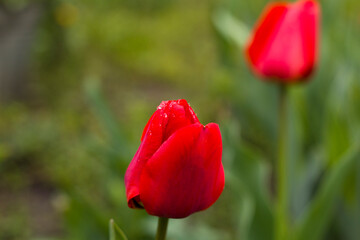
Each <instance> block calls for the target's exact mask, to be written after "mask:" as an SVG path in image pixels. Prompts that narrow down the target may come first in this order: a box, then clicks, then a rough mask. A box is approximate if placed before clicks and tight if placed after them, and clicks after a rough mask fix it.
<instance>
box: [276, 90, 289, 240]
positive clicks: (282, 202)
mask: <svg viewBox="0 0 360 240" xmlns="http://www.w3.org/2000/svg"><path fill="white" fill-rule="evenodd" d="M286 110H287V87H286V85H285V84H280V85H279V107H278V114H279V116H278V156H277V163H276V182H277V193H276V222H275V224H276V225H275V227H276V228H275V240H286V239H288V238H287V237H288V232H287V231H288V226H287V224H288V222H289V221H288V192H287V187H288V186H287V182H288V179H287V159H286V150H287V145H286V144H287V142H288V139H287V111H286Z"/></svg>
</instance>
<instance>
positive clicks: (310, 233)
mask: <svg viewBox="0 0 360 240" xmlns="http://www.w3.org/2000/svg"><path fill="white" fill-rule="evenodd" d="M359 153H360V146H359V144H357V145H354V146H353V147H351V148H349V149H348V151H347V152H346V153H345V154H344V155H343V156H342V157H341V159H339V161H338V162H337V164H336V165H334V167H333V168H331V169H330V170H329V171H328V173H327V175H326V176H325V179H324V181H323V183H322V185H321V187H320V189H319V191H318V193H317V195H316V197H315V198H314V199H313V201H312V202H311V204H310V205H309V207H308V209H307V210H306V211H305V212H304V214H303V215H302V216H301V217H300V219H299V220H298V222H297V223H296V226H295V236H294V237H295V239H296V240H311V239H321V237H322V236H323V234H324V232H325V230H326V227H327V226H328V224H329V222H330V220H331V217H332V214H333V211H334V205H335V203H336V198H337V197H338V196H339V192H340V191H341V189H342V187H343V183H344V181H345V177H346V176H347V175H348V173H349V172H350V171H351V170H352V169H353V168H354V167H355V164H356V160H358V157H359Z"/></svg>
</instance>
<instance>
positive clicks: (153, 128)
mask: <svg viewBox="0 0 360 240" xmlns="http://www.w3.org/2000/svg"><path fill="white" fill-rule="evenodd" d="M198 122H199V120H198V118H197V117H196V114H195V113H194V111H193V110H192V109H191V107H190V106H189V104H188V103H187V102H186V100H183V99H180V100H176V101H174V100H171V101H163V102H162V103H161V104H160V105H159V107H158V108H157V110H156V111H155V113H154V114H153V115H152V116H151V118H150V120H149V121H148V123H147V124H146V126H145V128H144V131H143V134H142V137H141V144H140V147H139V149H138V150H137V152H136V154H135V156H134V158H133V160H132V161H131V163H130V164H129V167H128V169H127V170H126V173H125V186H126V196H127V200H128V205H129V207H131V208H139V207H141V203H140V198H139V181H140V175H141V172H142V170H143V167H144V165H145V164H146V162H147V161H148V159H150V158H151V156H152V155H153V154H154V153H155V152H156V151H157V150H158V148H159V147H160V146H161V144H162V143H163V142H164V141H166V140H167V139H168V138H169V136H171V135H172V134H173V133H174V132H176V131H177V130H179V129H181V128H183V127H185V126H188V125H191V124H193V123H198Z"/></svg>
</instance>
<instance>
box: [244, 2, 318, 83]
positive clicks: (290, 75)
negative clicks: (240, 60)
mask: <svg viewBox="0 0 360 240" xmlns="http://www.w3.org/2000/svg"><path fill="white" fill-rule="evenodd" d="M319 15H320V7H319V5H318V3H317V2H316V1H314V0H300V1H297V2H295V3H271V4H269V5H268V6H267V8H266V9H265V11H264V13H263V14H262V17H260V20H259V21H258V23H257V24H256V26H255V30H254V32H253V35H252V37H251V39H250V43H249V45H248V47H247V50H246V54H247V58H248V60H249V62H250V65H251V67H252V69H253V70H254V72H255V73H257V74H258V75H260V76H262V77H265V78H269V79H275V80H277V81H279V82H298V81H301V80H304V79H306V77H308V76H309V75H310V74H311V73H312V71H313V69H314V65H315V64H316V59H317V49H318V25H319Z"/></svg>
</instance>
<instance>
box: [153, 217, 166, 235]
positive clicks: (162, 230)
mask: <svg viewBox="0 0 360 240" xmlns="http://www.w3.org/2000/svg"><path fill="white" fill-rule="evenodd" d="M168 221H169V219H168V218H163V217H159V220H158V226H157V232H156V237H155V240H165V238H166V230H167V225H168Z"/></svg>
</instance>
